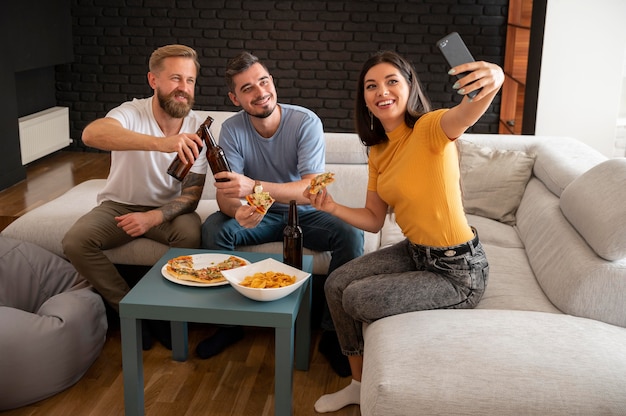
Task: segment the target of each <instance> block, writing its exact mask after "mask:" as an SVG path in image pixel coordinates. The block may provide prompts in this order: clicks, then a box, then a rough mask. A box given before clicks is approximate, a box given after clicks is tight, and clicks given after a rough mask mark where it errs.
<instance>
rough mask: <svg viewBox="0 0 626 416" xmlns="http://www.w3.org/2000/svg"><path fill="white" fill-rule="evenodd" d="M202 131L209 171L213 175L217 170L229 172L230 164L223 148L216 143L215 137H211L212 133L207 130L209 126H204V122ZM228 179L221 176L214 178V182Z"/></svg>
mask: <svg viewBox="0 0 626 416" xmlns="http://www.w3.org/2000/svg"><path fill="white" fill-rule="evenodd" d="M201 128H202V129H203V133H204V137H203V139H204V143H206V146H207V148H206V158H207V160H208V161H209V166H210V167H211V172H213V175H215V174H216V173H218V172H231V169H230V165H229V164H228V160H226V155H225V154H224V150H223V149H222V147H221V146H220V145H218V144H217V142H216V141H215V138H214V137H213V133H211V130H209V126H205V125H204V124H203V125H202V126H201ZM229 180H230V179H226V178H221V179H215V181H216V182H228V181H229Z"/></svg>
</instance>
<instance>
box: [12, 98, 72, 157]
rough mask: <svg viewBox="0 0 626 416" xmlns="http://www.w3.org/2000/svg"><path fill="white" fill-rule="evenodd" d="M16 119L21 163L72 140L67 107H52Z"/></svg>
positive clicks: (65, 145) (52, 150)
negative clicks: (18, 129) (18, 130)
mask: <svg viewBox="0 0 626 416" xmlns="http://www.w3.org/2000/svg"><path fill="white" fill-rule="evenodd" d="M18 120H19V126H20V146H21V150H22V165H26V164H27V163H30V162H32V161H33V160H36V159H39V158H40V157H43V156H46V155H49V154H50V153H52V152H55V151H57V150H59V149H63V148H64V147H67V146H68V145H69V144H70V143H71V142H72V140H71V139H70V117H69V109H68V108H67V107H52V108H49V109H47V110H44V111H40V112H38V113H34V114H31V115H28V116H24V117H20V118H19V119H18Z"/></svg>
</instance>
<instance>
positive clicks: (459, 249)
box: [324, 230, 489, 355]
mask: <svg viewBox="0 0 626 416" xmlns="http://www.w3.org/2000/svg"><path fill="white" fill-rule="evenodd" d="M474 232H476V231H475V230H474ZM488 275H489V265H488V263H487V257H486V256H485V252H484V250H483V248H482V245H481V244H480V241H479V240H478V235H477V234H476V237H475V238H474V239H473V240H471V241H468V242H467V243H464V244H461V245H458V246H452V247H445V248H441V247H428V246H420V245H415V244H411V243H410V242H409V240H404V241H402V242H400V243H397V244H395V245H393V246H391V247H387V248H384V249H381V250H378V251H375V252H372V253H368V254H366V255H364V256H362V257H359V258H357V259H354V260H352V261H350V262H348V263H346V264H344V265H343V266H341V267H339V268H338V269H337V270H335V271H334V272H333V273H331V274H330V275H329V276H328V279H327V280H326V284H325V285H324V291H325V293H326V299H327V301H328V306H329V308H330V313H331V315H332V318H333V322H334V324H335V329H336V330H337V336H338V338H339V343H340V345H341V349H342V351H343V353H344V354H345V355H363V331H362V324H363V323H371V322H374V321H376V320H378V319H381V318H384V317H386V316H391V315H397V314H401V313H405V312H412V311H420V310H428V309H471V308H474V307H475V306H476V305H477V304H478V302H479V301H480V299H481V297H482V295H483V293H484V291H485V288H486V286H487V280H488Z"/></svg>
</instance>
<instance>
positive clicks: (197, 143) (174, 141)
mask: <svg viewBox="0 0 626 416" xmlns="http://www.w3.org/2000/svg"><path fill="white" fill-rule="evenodd" d="M202 146H203V143H202V139H200V136H198V135H197V134H192V133H179V134H176V135H174V136H168V137H166V138H165V139H163V140H161V143H160V148H159V150H160V151H161V152H164V153H172V152H176V153H178V157H179V158H180V159H181V160H182V161H183V163H187V162H188V161H189V162H191V163H193V162H194V161H195V160H196V158H197V157H198V155H199V154H200V150H201V149H202Z"/></svg>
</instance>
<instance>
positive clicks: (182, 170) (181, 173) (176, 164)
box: [167, 116, 213, 181]
mask: <svg viewBox="0 0 626 416" xmlns="http://www.w3.org/2000/svg"><path fill="white" fill-rule="evenodd" d="M211 124H213V117H211V116H208V117H207V119H206V120H204V123H202V124H201V125H200V127H199V128H198V131H197V132H196V134H197V135H198V136H200V139H202V141H203V142H205V143H206V139H205V138H204V137H202V136H203V132H204V130H203V128H204V127H206V128H207V129H208V128H209V127H211ZM200 151H202V147H200V148H199V149H198V152H200ZM192 166H193V162H188V163H183V161H182V160H181V159H180V157H179V156H178V155H176V158H175V159H174V160H173V161H172V163H171V164H170V166H169V167H168V168H167V174H168V175H170V176H173V177H174V178H176V179H178V180H179V181H182V180H183V179H184V178H185V176H187V174H188V173H189V170H190V169H191V167H192Z"/></svg>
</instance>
